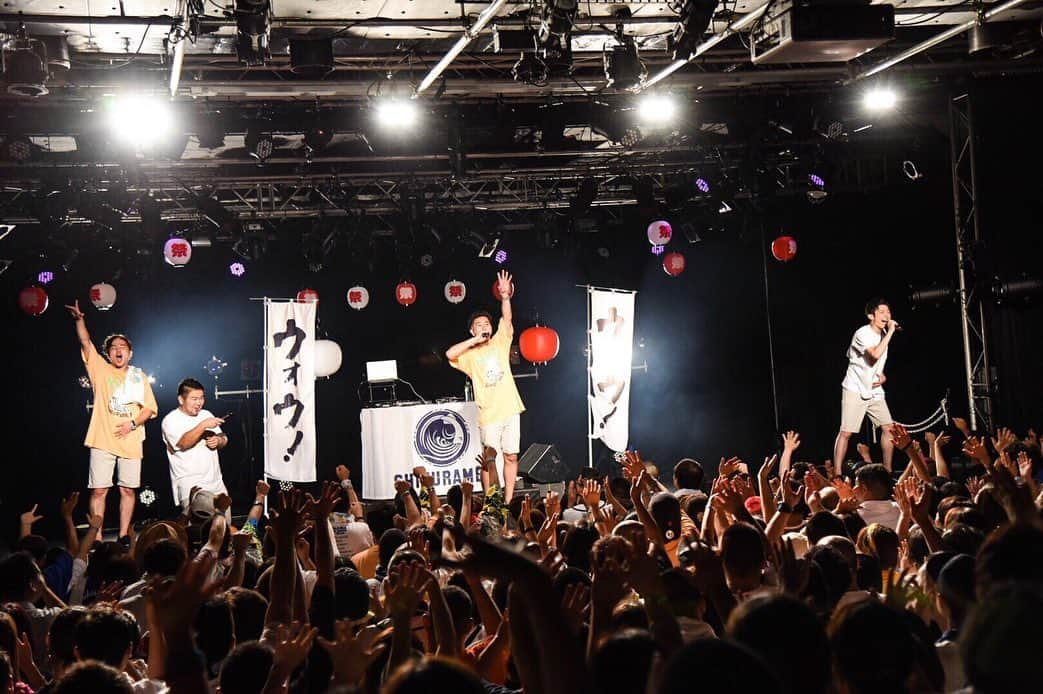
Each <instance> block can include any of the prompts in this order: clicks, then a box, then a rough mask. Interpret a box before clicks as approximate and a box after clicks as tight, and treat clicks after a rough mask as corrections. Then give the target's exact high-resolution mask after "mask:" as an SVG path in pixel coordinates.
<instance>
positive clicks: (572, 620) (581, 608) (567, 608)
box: [561, 583, 590, 635]
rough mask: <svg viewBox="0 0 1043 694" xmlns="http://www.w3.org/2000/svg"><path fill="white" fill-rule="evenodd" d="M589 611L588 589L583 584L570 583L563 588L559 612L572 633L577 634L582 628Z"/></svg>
mask: <svg viewBox="0 0 1043 694" xmlns="http://www.w3.org/2000/svg"><path fill="white" fill-rule="evenodd" d="M589 609H590V588H588V587H587V586H586V585H584V584H583V583H570V584H568V585H567V586H565V596H564V597H563V598H562V599H561V612H562V614H563V615H564V616H565V622H566V623H567V624H568V625H569V629H570V630H571V631H572V633H573V634H574V635H575V634H579V632H580V629H582V628H583V619H584V618H585V617H586V615H587V612H588V611H589Z"/></svg>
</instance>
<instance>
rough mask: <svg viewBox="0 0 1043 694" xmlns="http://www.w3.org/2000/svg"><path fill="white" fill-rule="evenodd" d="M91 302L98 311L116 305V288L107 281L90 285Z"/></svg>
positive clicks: (106, 309)
mask: <svg viewBox="0 0 1043 694" xmlns="http://www.w3.org/2000/svg"><path fill="white" fill-rule="evenodd" d="M91 303H92V304H94V308H96V309H98V310H99V311H108V310H109V309H110V308H112V307H113V306H115V305H116V288H115V287H113V286H112V285H111V284H108V283H107V282H98V283H97V284H96V285H94V286H93V287H91Z"/></svg>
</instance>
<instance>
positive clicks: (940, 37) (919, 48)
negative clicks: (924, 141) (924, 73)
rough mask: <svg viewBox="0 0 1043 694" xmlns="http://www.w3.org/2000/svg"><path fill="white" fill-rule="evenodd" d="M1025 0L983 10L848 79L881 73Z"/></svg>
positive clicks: (1007, 10)
mask: <svg viewBox="0 0 1043 694" xmlns="http://www.w3.org/2000/svg"><path fill="white" fill-rule="evenodd" d="M1025 2H1026V0H1007V2H1005V3H1003V4H1002V5H996V6H994V7H993V8H992V9H990V10H988V11H986V12H983V13H982V14H981V15H980V16H978V17H975V18H974V19H970V20H967V21H966V22H964V23H963V24H957V25H956V26H953V27H950V28H949V29H946V30H945V31H943V32H942V33H940V34H937V35H935V36H932V37H931V38H929V39H927V40H926V41H922V42H920V43H918V44H916V45H915V46H913V47H912V48H909V49H906V50H904V51H902V52H901V53H899V54H898V55H896V56H893V57H891V58H888V59H887V60H884V61H881V62H879V63H877V64H876V65H874V66H873V67H871V68H869V69H868V70H865V71H863V72H861V73H859V74H857V75H855V76H854V77H853V78H852V79H851V80H848V83H850V82H852V81H858V80H861V79H865V78H866V77H872V76H873V75H876V74H879V73H881V72H883V71H884V70H886V69H887V68H889V67H892V66H894V65H897V64H898V63H900V62H902V61H904V60H908V59H909V58H912V57H913V56H914V55H917V54H919V53H923V52H924V51H926V50H929V49H931V48H934V47H935V46H937V45H938V44H939V43H943V42H945V41H948V40H949V39H951V38H952V37H954V36H956V35H957V34H962V33H963V32H965V31H967V30H969V29H973V28H974V26H975V25H977V24H984V23H985V22H987V21H989V20H990V19H993V18H995V17H998V16H999V15H1001V14H1003V13H1004V12H1009V11H1010V10H1013V9H1014V8H1015V7H1017V6H1018V5H1021V4H1024V3H1025Z"/></svg>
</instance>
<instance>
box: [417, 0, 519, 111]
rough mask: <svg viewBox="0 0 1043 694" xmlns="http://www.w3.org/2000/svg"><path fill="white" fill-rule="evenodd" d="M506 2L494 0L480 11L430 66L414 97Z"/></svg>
mask: <svg viewBox="0 0 1043 694" xmlns="http://www.w3.org/2000/svg"><path fill="white" fill-rule="evenodd" d="M506 4H507V0H494V2H493V4H491V5H489V6H488V7H486V8H485V9H484V10H482V13H481V14H480V15H478V19H476V20H474V24H472V25H471V26H469V27H467V29H465V30H464V33H463V35H462V36H460V38H459V39H457V40H456V43H454V44H453V47H452V48H450V49H449V51H448V52H447V53H446V54H445V55H444V56H443V57H442V59H441V60H439V61H438V64H437V65H435V66H434V67H433V68H431V72H429V73H427V76H426V77H424V79H423V80H421V82H420V85H419V86H418V87H417V88H416V92H415V93H414V94H413V98H414V99H415V98H417V97H418V96H420V95H421V94H423V93H424V92H425V91H427V89H428V87H430V86H431V85H432V84H434V83H435V80H437V79H438V78H439V77H440V76H441V75H442V73H443V72H445V69H446V68H447V67H449V65H450V64H452V62H453V61H454V60H456V56H458V55H460V54H461V53H463V52H464V49H465V48H467V46H468V44H470V43H471V41H474V40H475V39H476V38H478V34H480V33H481V31H482V29H484V28H485V25H486V24H488V23H489V22H491V21H492V19H493V17H495V16H496V13H497V12H499V11H500V9H501V8H502V7H503V6H504V5H506Z"/></svg>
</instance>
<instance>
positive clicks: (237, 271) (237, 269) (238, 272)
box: [228, 262, 246, 277]
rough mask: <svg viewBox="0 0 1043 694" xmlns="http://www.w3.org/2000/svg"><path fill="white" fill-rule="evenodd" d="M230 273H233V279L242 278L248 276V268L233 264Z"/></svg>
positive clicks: (229, 268)
mask: <svg viewBox="0 0 1043 694" xmlns="http://www.w3.org/2000/svg"><path fill="white" fill-rule="evenodd" d="M228 271H229V272H230V273H232V276H233V277H242V276H243V275H245V274H246V266H245V265H243V264H242V263H238V262H236V263H232V264H231V265H229V266H228Z"/></svg>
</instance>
